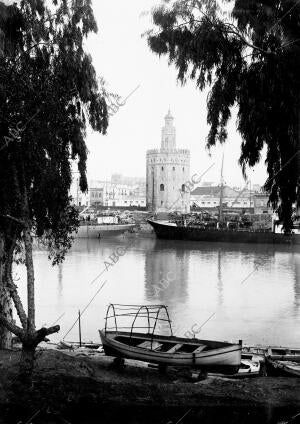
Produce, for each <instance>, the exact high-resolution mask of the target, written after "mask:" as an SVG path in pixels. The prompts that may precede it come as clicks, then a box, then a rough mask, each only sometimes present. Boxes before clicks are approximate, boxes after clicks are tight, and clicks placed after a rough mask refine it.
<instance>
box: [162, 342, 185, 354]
mask: <svg viewBox="0 0 300 424" xmlns="http://www.w3.org/2000/svg"><path fill="white" fill-rule="evenodd" d="M182 346H183V343H177V344H176V345H174V346H173V347H171V349H169V350H167V351H166V353H175V352H177V350H179V349H180V348H181V347H182Z"/></svg>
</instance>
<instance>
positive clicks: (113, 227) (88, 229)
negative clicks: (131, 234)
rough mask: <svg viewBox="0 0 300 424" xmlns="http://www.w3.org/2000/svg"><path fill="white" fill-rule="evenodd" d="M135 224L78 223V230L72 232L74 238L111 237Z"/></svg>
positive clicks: (131, 227) (128, 229)
mask: <svg viewBox="0 0 300 424" xmlns="http://www.w3.org/2000/svg"><path fill="white" fill-rule="evenodd" d="M134 227H135V224H95V225H80V227H79V228H78V232H77V233H75V234H74V237H75V238H97V239H99V238H103V237H113V236H118V235H120V234H123V233H125V231H130V230H131V229H133V228H134Z"/></svg>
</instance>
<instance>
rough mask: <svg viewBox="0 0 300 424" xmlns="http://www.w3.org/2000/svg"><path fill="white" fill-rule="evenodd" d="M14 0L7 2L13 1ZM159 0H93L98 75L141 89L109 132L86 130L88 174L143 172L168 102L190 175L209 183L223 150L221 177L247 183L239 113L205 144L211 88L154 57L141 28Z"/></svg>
mask: <svg viewBox="0 0 300 424" xmlns="http://www.w3.org/2000/svg"><path fill="white" fill-rule="evenodd" d="M11 2H12V1H9V2H8V3H11ZM158 3H159V1H158V0H130V1H126V2H125V1H124V0H115V1H109V0H93V8H94V14H95V17H96V20H97V23H98V28H99V31H98V34H96V35H92V36H90V37H89V39H88V40H87V42H86V50H87V51H89V52H90V53H91V55H92V57H93V61H94V66H95V68H96V71H97V74H98V75H99V76H102V77H103V78H104V79H105V80H106V82H107V85H108V88H109V89H110V91H112V92H115V93H117V94H119V95H120V96H121V97H122V98H126V97H127V96H128V95H129V94H130V93H131V92H132V91H133V90H134V89H135V88H136V87H137V86H138V85H140V87H139V88H138V90H137V91H136V92H135V93H134V94H133V95H132V96H131V97H129V98H128V100H127V102H126V104H125V105H124V106H123V107H121V108H120V109H119V111H118V112H117V113H116V114H115V115H114V116H112V117H111V119H110V124H109V128H108V132H107V135H105V136H103V135H99V134H98V133H93V132H91V131H89V132H88V137H87V146H88V149H89V158H88V176H89V178H92V179H106V178H110V176H111V174H112V173H121V174H123V175H125V176H145V172H146V165H145V163H146V151H147V149H151V148H157V147H160V135H161V127H162V126H163V124H164V116H165V115H166V113H167V111H168V108H169V107H170V109H171V112H172V114H173V116H174V118H175V121H174V123H175V126H176V132H177V147H181V148H187V149H190V151H191V175H193V174H194V173H198V174H199V175H200V174H202V173H203V172H205V170H206V169H207V168H209V166H210V165H211V164H213V163H214V164H215V165H214V166H213V167H212V168H211V169H210V171H209V172H208V173H207V174H206V175H205V177H204V179H205V180H206V181H219V179H220V168H221V160H222V152H223V149H224V153H225V163H224V178H225V182H226V183H228V184H231V185H243V184H244V180H243V177H242V172H241V168H240V167H239V165H238V158H239V150H240V143H241V140H240V137H239V135H238V134H237V132H236V130H235V128H236V125H235V118H234V117H233V119H232V120H231V122H230V125H229V139H228V142H227V143H226V146H225V147H223V146H222V147H220V146H218V147H216V148H213V149H211V156H209V152H208V151H207V149H206V148H205V138H206V136H207V134H208V126H207V124H206V97H207V92H205V93H201V92H200V91H199V90H198V89H196V87H195V84H194V83H193V82H189V83H188V84H187V85H186V86H184V87H182V86H181V85H180V84H179V83H177V81H176V72H175V69H174V67H173V66H168V63H167V59H166V58H165V57H162V58H159V57H158V56H156V55H154V54H153V53H152V52H151V51H150V49H149V47H148V45H147V41H146V38H142V37H141V34H142V33H143V32H144V31H146V30H147V29H149V28H151V27H152V24H151V15H150V14H146V15H145V14H144V13H143V12H147V11H150V10H151V8H152V7H153V6H155V5H157V4H158ZM248 176H249V178H250V179H251V181H252V183H253V184H255V183H258V184H262V183H263V182H264V181H265V180H266V171H265V164H264V160H263V159H262V160H261V163H260V164H259V165H258V166H257V167H256V168H255V169H253V170H250V171H249V173H248Z"/></svg>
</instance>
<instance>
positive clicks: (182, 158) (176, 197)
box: [146, 110, 190, 212]
mask: <svg viewBox="0 0 300 424" xmlns="http://www.w3.org/2000/svg"><path fill="white" fill-rule="evenodd" d="M173 121H174V118H173V116H172V115H171V113H170V110H169V112H168V114H167V116H166V117H165V126H164V127H163V128H162V133H161V147H160V149H153V150H148V151H147V177H146V184H147V185H146V190H147V209H148V210H151V211H153V212H171V211H180V212H189V211H190V193H189V191H188V189H187V187H186V186H185V184H186V183H187V182H189V179H190V152H189V150H187V149H176V130H175V127H174V125H173Z"/></svg>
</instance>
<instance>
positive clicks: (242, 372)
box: [208, 354, 262, 379]
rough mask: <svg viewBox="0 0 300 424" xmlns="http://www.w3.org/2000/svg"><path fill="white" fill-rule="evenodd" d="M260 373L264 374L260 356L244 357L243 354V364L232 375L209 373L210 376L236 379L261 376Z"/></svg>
mask: <svg viewBox="0 0 300 424" xmlns="http://www.w3.org/2000/svg"><path fill="white" fill-rule="evenodd" d="M260 375H262V364H261V362H260V360H259V358H255V357H253V358H252V359H249V358H248V357H247V358H244V355H243V354H242V359H241V365H240V368H239V370H238V372H237V373H235V374H232V375H225V374H216V373H208V376H209V377H226V378H234V379H240V378H252V377H259V376H260Z"/></svg>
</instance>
